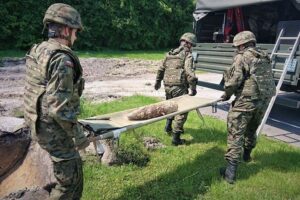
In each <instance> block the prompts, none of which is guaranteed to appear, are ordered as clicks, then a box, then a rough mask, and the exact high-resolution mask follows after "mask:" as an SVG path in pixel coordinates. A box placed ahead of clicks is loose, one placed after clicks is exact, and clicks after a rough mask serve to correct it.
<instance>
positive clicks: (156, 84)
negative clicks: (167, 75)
mask: <svg viewBox="0 0 300 200" xmlns="http://www.w3.org/2000/svg"><path fill="white" fill-rule="evenodd" d="M160 87H161V82H160V81H156V82H155V85H154V89H155V90H158V89H159V88H160Z"/></svg>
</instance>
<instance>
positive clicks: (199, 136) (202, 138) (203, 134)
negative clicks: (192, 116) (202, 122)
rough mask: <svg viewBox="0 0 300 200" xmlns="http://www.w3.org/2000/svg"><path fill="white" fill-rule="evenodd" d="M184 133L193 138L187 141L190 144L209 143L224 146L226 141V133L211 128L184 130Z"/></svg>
mask: <svg viewBox="0 0 300 200" xmlns="http://www.w3.org/2000/svg"><path fill="white" fill-rule="evenodd" d="M185 132H186V134H189V135H191V136H192V138H193V139H192V140H191V141H189V143H190V144H194V143H209V142H217V143H220V144H226V141H227V135H226V131H220V130H216V129H214V128H213V127H203V128H200V129H192V128H186V130H185Z"/></svg>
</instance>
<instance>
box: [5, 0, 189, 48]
mask: <svg viewBox="0 0 300 200" xmlns="http://www.w3.org/2000/svg"><path fill="white" fill-rule="evenodd" d="M55 2H63V3H67V4H70V5H72V6H73V7H75V8H76V9H77V10H78V11H79V12H80V14H81V17H82V20H83V24H84V27H85V30H84V31H83V32H82V33H79V39H78V41H77V42H76V46H75V47H77V48H78V49H81V50H82V49H89V50H99V49H101V48H102V47H109V48H116V49H127V50H133V49H157V48H165V47H170V46H174V45H176V44H177V43H178V38H179V36H180V35H181V34H182V33H183V32H185V31H192V30H191V29H192V21H193V19H192V12H193V9H194V3H193V1H192V0H176V1H175V0H153V1H149V0H139V1H134V0H101V1H94V0H85V1H79V0H63V1H56V0H42V1H34V0H13V1H4V2H2V3H1V4H0V18H1V19H2V20H1V24H0V32H1V34H0V48H1V49H12V48H18V49H27V48H29V47H30V46H31V45H32V44H33V43H36V42H38V41H42V40H43V36H42V35H41V32H42V29H43V24H42V20H43V15H44V13H45V11H46V9H47V7H48V6H50V5H51V4H52V3H55Z"/></svg>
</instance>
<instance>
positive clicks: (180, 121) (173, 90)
mask: <svg viewBox="0 0 300 200" xmlns="http://www.w3.org/2000/svg"><path fill="white" fill-rule="evenodd" d="M165 92H166V99H167V100H168V99H172V98H175V97H179V96H182V95H185V94H188V88H187V87H185V86H166V85H165ZM187 117H188V113H183V114H180V115H176V116H175V117H173V118H171V120H174V124H173V132H174V133H183V132H184V129H183V125H184V123H185V122H186V120H187Z"/></svg>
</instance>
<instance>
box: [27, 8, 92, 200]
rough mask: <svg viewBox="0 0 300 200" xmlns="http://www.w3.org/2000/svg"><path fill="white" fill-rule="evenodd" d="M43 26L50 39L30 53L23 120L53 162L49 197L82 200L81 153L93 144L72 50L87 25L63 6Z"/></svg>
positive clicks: (79, 72) (79, 69) (52, 11)
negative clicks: (82, 114) (83, 118)
mask: <svg viewBox="0 0 300 200" xmlns="http://www.w3.org/2000/svg"><path fill="white" fill-rule="evenodd" d="M43 23H44V26H45V28H46V29H47V30H48V37H49V39H48V41H44V42H42V43H39V44H35V45H33V47H32V48H31V49H30V51H29V52H28V53H27V55H26V84H25V95H24V96H25V97H24V104H25V121H26V123H27V124H28V126H29V127H30V128H31V134H32V138H33V139H34V140H36V141H37V142H38V143H39V144H40V146H41V147H42V148H43V149H45V150H46V151H47V152H48V153H49V154H50V156H51V159H52V162H53V168H54V175H55V177H56V179H57V184H56V185H55V187H54V188H52V190H51V193H50V199H64V200H74V199H80V198H81V194H82V189H83V175H82V161H81V158H80V156H79V153H78V150H79V149H83V148H85V147H87V146H88V145H89V140H88V139H87V138H86V137H85V135H84V134H83V130H82V128H81V126H80V125H79V124H78V122H77V115H78V114H79V106H80V96H81V94H82V91H83V88H84V79H83V78H82V67H81V65H80V62H79V60H78V57H77V56H76V55H75V54H74V53H73V52H72V50H71V49H70V47H71V46H72V45H73V43H74V41H75V40H76V32H77V31H80V30H82V28H83V27H82V24H81V18H80V15H79V13H78V12H77V10H75V9H74V8H73V7H71V6H69V5H66V4H61V3H57V4H53V5H51V6H50V7H49V8H48V9H47V11H46V13H45V17H44V20H43Z"/></svg>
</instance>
